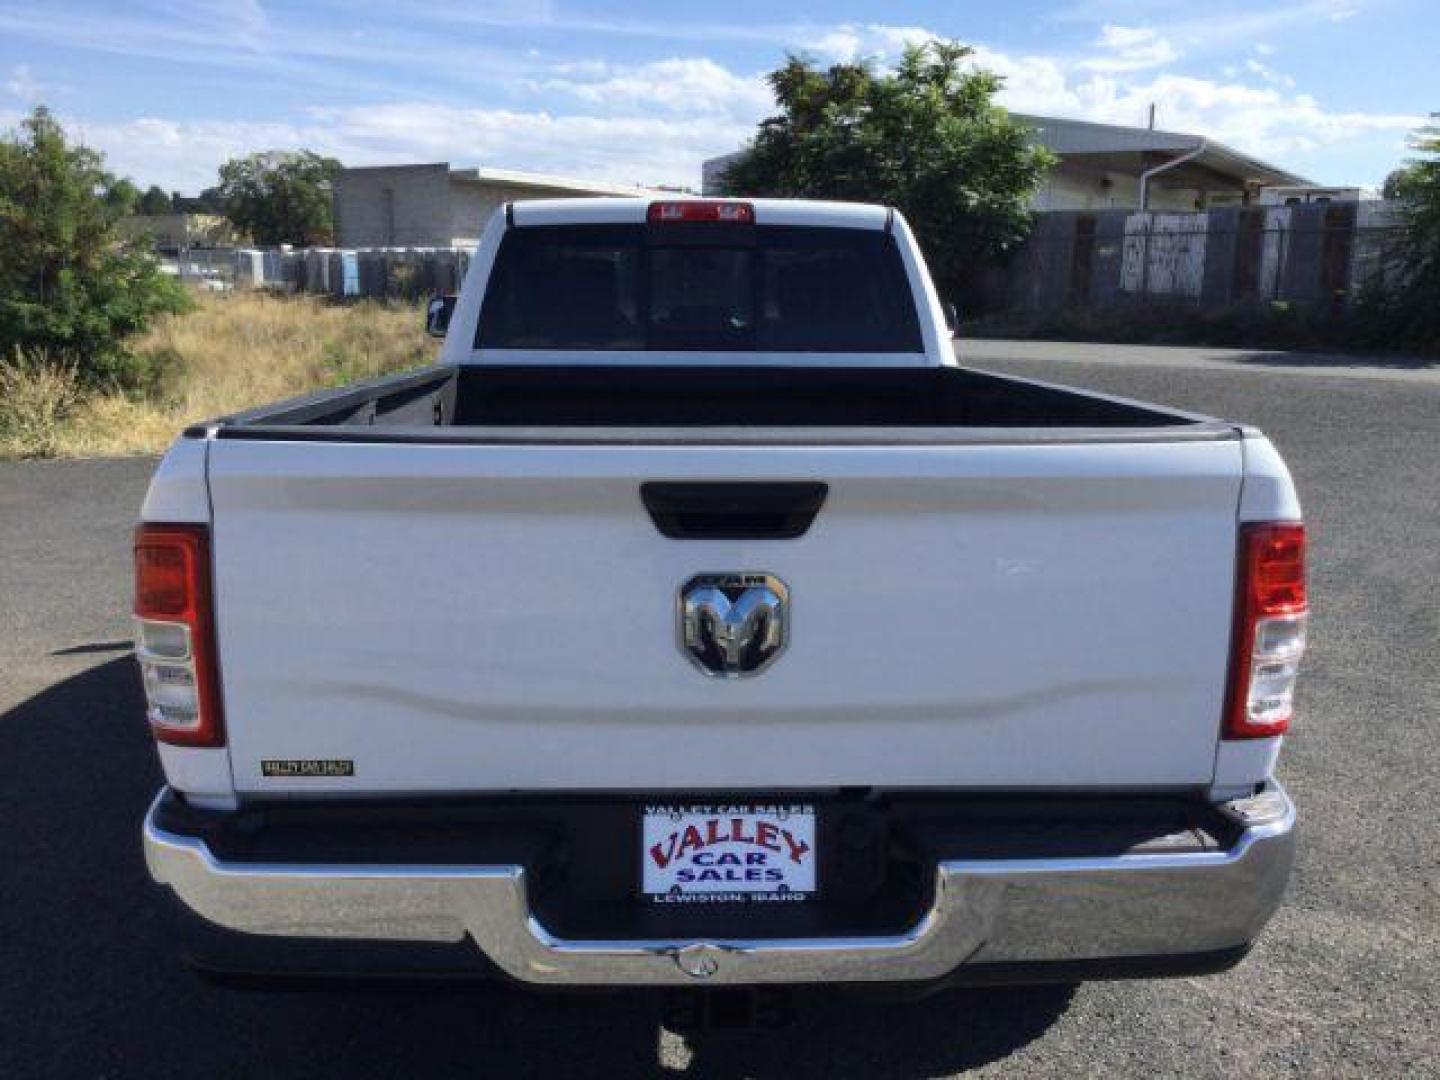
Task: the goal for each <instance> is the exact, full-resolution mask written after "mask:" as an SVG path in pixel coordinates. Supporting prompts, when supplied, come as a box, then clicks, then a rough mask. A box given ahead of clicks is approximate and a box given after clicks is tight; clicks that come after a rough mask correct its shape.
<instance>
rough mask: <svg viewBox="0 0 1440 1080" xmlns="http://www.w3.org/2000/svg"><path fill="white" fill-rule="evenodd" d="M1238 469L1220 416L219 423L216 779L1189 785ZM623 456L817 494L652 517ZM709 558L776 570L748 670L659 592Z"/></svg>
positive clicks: (376, 784) (1207, 689)
mask: <svg viewBox="0 0 1440 1080" xmlns="http://www.w3.org/2000/svg"><path fill="white" fill-rule="evenodd" d="M1241 473H1242V469H1241V449H1240V442H1239V441H1238V440H1237V439H1233V438H1230V439H1226V438H1216V439H1209V440H1191V441H1185V440H1179V441H1173V442H1169V441H1156V440H1153V439H1152V440H1148V441H1146V440H1141V441H1133V442H1126V441H1114V442H1100V443H1089V444H1086V443H1070V444H1066V443H1059V442H1043V441H1042V442H1034V443H1023V442H1021V443H1015V444H1008V445H1007V444H992V445H985V444H977V445H919V446H885V445H847V446H839V445H837V446H829V447H825V446H786V447H775V446H769V447H763V446H749V447H743V446H728V447H723V448H720V447H714V446H697V445H677V446H661V445H650V446H627V445H613V444H612V445H597V446H563V445H512V446H498V445H491V446H486V445H443V444H442V445H406V444H385V443H364V442H355V443H349V442H340V441H328V442H307V441H294V442H287V441H266V440H244V439H234V440H229V439H219V440H216V441H214V442H213V443H211V447H210V461H209V483H210V493H211V500H212V505H213V514H214V521H213V528H214V534H213V535H214V541H213V542H214V558H215V571H214V572H215V592H216V611H217V634H218V640H219V649H220V657H221V679H222V683H223V694H224V705H225V714H226V722H227V728H228V737H229V745H230V750H231V758H232V767H233V770H234V778H235V784H236V788H237V789H238V790H239V791H241V792H250V793H255V792H270V793H280V792H291V791H304V792H320V791H356V792H477V791H503V790H507V789H527V790H532V791H533V790H540V789H552V790H560V789H630V790H637V789H643V790H654V789H658V788H669V789H680V790H687V791H695V790H702V789H711V790H723V789H750V790H760V789H775V788H779V789H797V788H809V787H828V786H834V785H874V786H943V787H979V788H984V787H1011V788H1013V787H1056V786H1063V787H1065V788H1077V787H1081V788H1083V787H1102V786H1103V787H1115V786H1126V785H1144V786H1156V785H1188V784H1204V783H1207V782H1208V781H1209V780H1210V778H1211V776H1212V774H1213V771H1214V758H1215V750H1216V740H1217V733H1218V725H1219V720H1220V715H1221V706H1222V702H1221V699H1222V696H1223V690H1224V686H1225V677H1226V662H1227V655H1228V643H1229V635H1230V619H1231V603H1232V591H1233V572H1234V557H1235V518H1236V508H1237V502H1238V499H1239V491H1240V477H1241ZM650 480H728V481H734V480H823V481H825V482H827V483H828V485H829V496H828V499H827V501H826V503H825V505H824V506H823V508H822V509H821V511H820V513H819V515H818V517H817V518H816V519H815V521H814V524H813V525H812V526H811V527H810V529H809V531H808V532H806V533H805V535H803V536H801V537H799V538H797V539H789V540H690V539H669V538H666V537H664V536H662V535H661V534H660V532H659V531H658V530H657V529H656V526H655V524H654V523H653V522H652V521H651V519H650V517H649V516H648V514H647V513H646V510H645V508H644V506H643V505H642V503H641V499H640V492H639V488H640V484H641V483H642V482H644V481H650ZM730 571H756V572H762V573H768V574H773V575H775V576H777V577H779V578H780V579H781V580H782V581H783V582H784V583H785V584H786V585H787V586H788V588H789V598H790V610H789V616H790V624H789V644H788V648H787V649H786V651H785V652H784V654H783V655H781V656H780V657H779V658H778V660H776V662H775V663H774V664H773V665H772V666H771V667H769V668H767V669H766V670H765V671H764V672H762V673H761V674H759V675H757V676H755V677H753V678H746V679H716V678H709V677H706V675H705V674H704V673H703V672H701V671H699V670H697V668H696V667H695V666H694V665H693V664H692V663H690V662H689V661H688V659H687V657H686V655H685V654H684V653H683V652H682V650H681V648H680V645H679V643H678V629H677V602H676V599H677V590H678V589H679V588H680V586H681V585H682V584H683V583H684V582H686V581H687V580H688V579H690V578H691V577H693V576H694V575H696V574H698V573H708V572H730ZM266 762H270V763H272V764H271V765H270V766H269V767H266V766H265V765H264V764H263V763H266ZM335 762H341V763H346V762H348V763H350V765H349V766H348V768H347V767H346V766H344V765H338V766H336V765H315V764H310V763H335ZM273 763H279V764H278V765H277V764H273ZM326 773H330V774H332V775H325V774H326ZM267 774H268V775H267Z"/></svg>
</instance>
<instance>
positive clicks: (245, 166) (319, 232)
mask: <svg viewBox="0 0 1440 1080" xmlns="http://www.w3.org/2000/svg"><path fill="white" fill-rule="evenodd" d="M340 168H341V166H340V162H338V161H336V160H335V159H334V158H327V157H321V156H320V155H319V154H315V153H311V152H310V151H309V150H301V151H298V152H296V153H288V152H283V151H277V150H272V151H268V152H266V153H263V154H251V155H250V156H249V157H243V158H236V159H234V160H231V161H227V162H226V163H225V164H224V165H222V166H220V185H219V195H220V197H221V198H222V199H223V200H224V205H225V214H226V216H227V217H229V219H230V221H231V222H232V223H233V224H234V225H235V227H236V228H237V229H239V230H240V231H242V232H245V233H248V234H249V235H250V237H251V238H252V239H253V240H254V241H255V242H256V243H259V244H297V245H310V244H326V243H329V242H330V240H331V238H332V236H333V235H334V225H333V221H332V219H331V215H330V186H331V184H332V183H333V182H334V179H335V176H336V174H337V173H338V172H339V171H340ZM206 194H208V192H207V193H206ZM203 197H204V196H202V198H203Z"/></svg>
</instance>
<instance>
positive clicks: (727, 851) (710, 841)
mask: <svg viewBox="0 0 1440 1080" xmlns="http://www.w3.org/2000/svg"><path fill="white" fill-rule="evenodd" d="M641 833H642V840H641V843H642V845H643V850H642V851H641V865H642V866H643V867H644V869H643V871H642V872H641V890H642V891H643V892H644V894H645V896H646V898H647V899H649V900H651V901H652V902H654V903H659V904H688V903H695V904H702V903H703V904H716V903H786V902H793V901H803V900H804V899H805V898H806V897H808V896H811V895H813V894H814V892H815V808H814V807H813V806H804V805H794V804H788V803H782V804H766V805H757V804H745V805H727V804H722V803H716V804H684V805H681V804H676V805H658V806H646V807H645V810H644V821H643V828H642V830H641Z"/></svg>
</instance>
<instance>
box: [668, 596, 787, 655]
mask: <svg viewBox="0 0 1440 1080" xmlns="http://www.w3.org/2000/svg"><path fill="white" fill-rule="evenodd" d="M789 609H790V590H789V589H787V588H786V587H785V583H784V582H783V581H781V580H780V579H779V578H777V577H776V576H775V575H774V574H760V573H753V572H743V573H730V574H697V575H696V576H695V577H693V578H691V579H690V580H689V581H687V582H686V583H685V584H684V585H683V586H682V587H681V589H680V644H681V646H682V647H683V648H684V649H685V654H686V655H687V656H689V657H690V659H691V660H693V661H694V662H695V665H696V666H697V667H699V668H700V670H701V671H704V672H705V673H706V674H707V675H719V676H721V677H723V678H739V677H740V676H744V675H754V674H756V673H757V672H760V671H762V670H764V669H765V668H766V667H768V666H769V665H770V664H771V663H772V662H773V661H774V660H775V658H776V657H777V656H779V655H780V653H781V652H782V651H784V649H785V643H786V640H787V636H788V633H789V628H788V626H787V623H788V621H789V614H790V610H789Z"/></svg>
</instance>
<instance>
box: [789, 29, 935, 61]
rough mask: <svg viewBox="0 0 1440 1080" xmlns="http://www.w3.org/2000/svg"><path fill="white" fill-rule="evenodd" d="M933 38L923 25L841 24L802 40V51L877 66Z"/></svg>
mask: <svg viewBox="0 0 1440 1080" xmlns="http://www.w3.org/2000/svg"><path fill="white" fill-rule="evenodd" d="M935 36H937V35H936V34H935V33H934V31H931V30H927V29H925V28H924V27H923V26H885V25H883V24H881V23H842V24H841V25H839V26H836V27H832V28H830V29H828V30H825V31H817V32H816V34H815V35H814V36H813V38H811V39H802V40H801V42H800V44H802V45H803V47H804V48H806V49H809V50H811V51H812V52H814V53H816V54H817V55H818V56H820V57H821V58H822V59H824V60H832V61H851V60H859V59H862V58H869V59H872V60H878V61H879V62H881V63H886V62H894V61H896V60H899V59H900V57H901V56H902V55H904V52H905V50H906V49H907V48H908V47H909V46H911V45H920V44H922V43H924V42H926V41H929V40H930V39H931V38H932V37H935Z"/></svg>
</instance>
